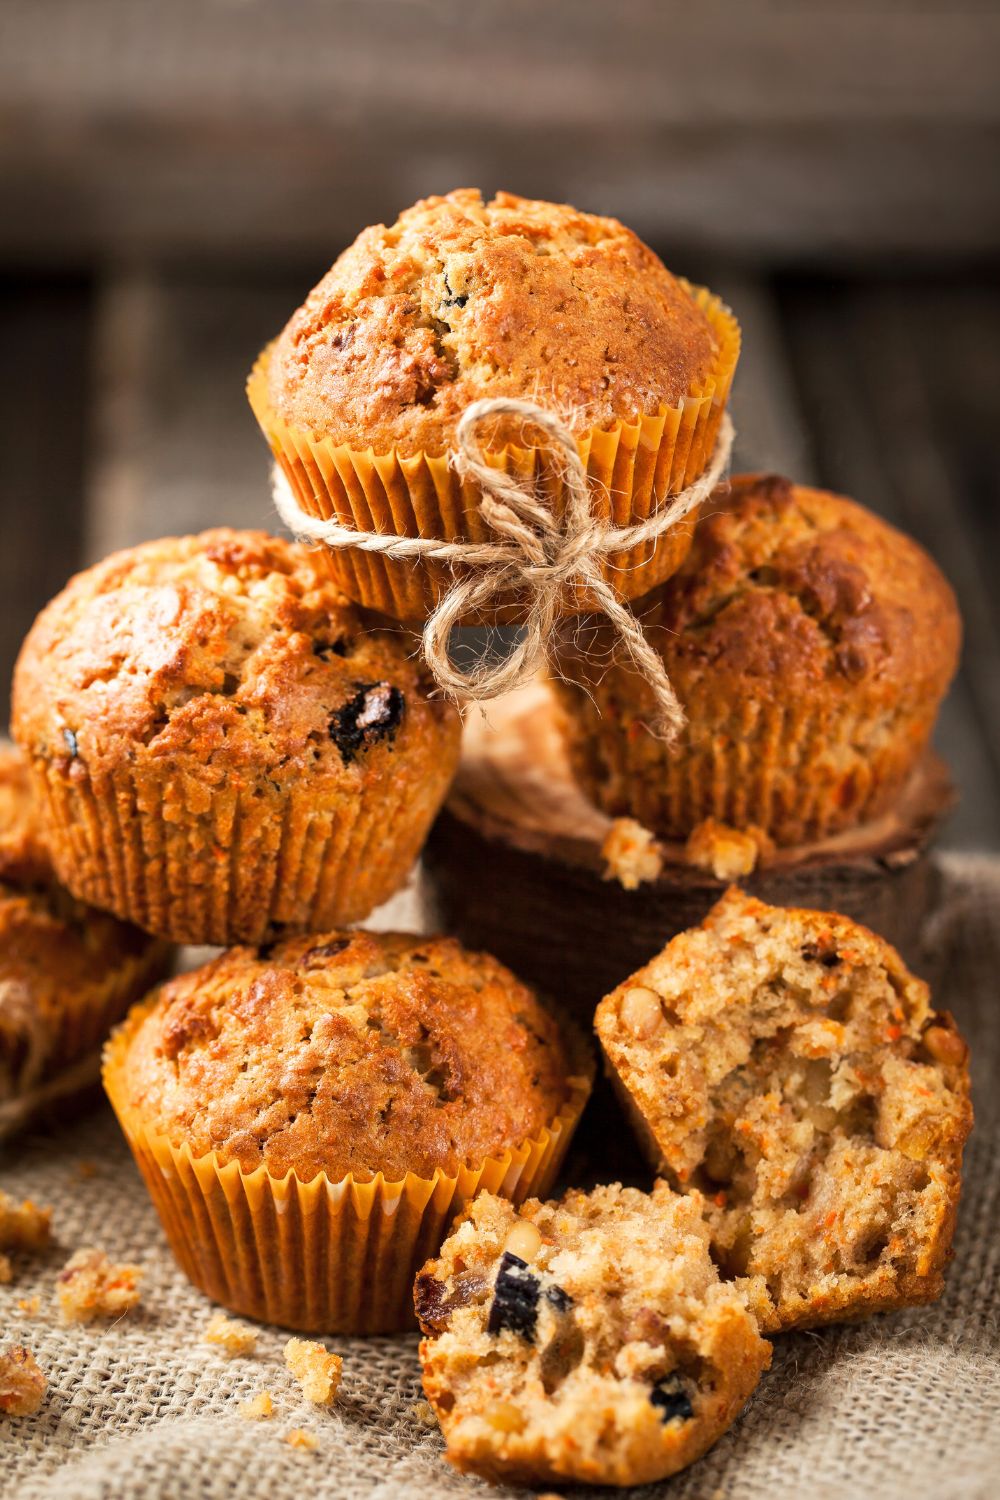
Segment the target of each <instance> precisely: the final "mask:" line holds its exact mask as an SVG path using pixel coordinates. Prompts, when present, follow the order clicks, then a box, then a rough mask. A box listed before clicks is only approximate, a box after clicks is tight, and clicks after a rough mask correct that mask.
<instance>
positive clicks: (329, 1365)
mask: <svg viewBox="0 0 1000 1500" xmlns="http://www.w3.org/2000/svg"><path fill="white" fill-rule="evenodd" d="M285 1364H286V1365H287V1366H288V1368H289V1370H291V1372H292V1374H293V1375H294V1376H295V1379H296V1380H297V1381H298V1382H299V1385H300V1386H301V1387H302V1394H303V1395H304V1396H305V1398H306V1400H307V1401H312V1402H313V1403H314V1405H316V1406H331V1405H332V1404H333V1402H334V1401H335V1400H336V1396H337V1391H338V1390H339V1389H340V1376H341V1371H342V1369H343V1365H344V1361H343V1360H342V1359H341V1357H340V1355H339V1354H331V1353H330V1352H329V1351H328V1350H327V1349H324V1347H323V1345H322V1344H318V1343H314V1342H313V1341H311V1340H309V1339H289V1340H288V1343H287V1344H286V1345H285Z"/></svg>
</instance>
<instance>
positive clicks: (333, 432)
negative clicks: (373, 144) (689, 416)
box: [269, 189, 717, 454]
mask: <svg viewBox="0 0 1000 1500" xmlns="http://www.w3.org/2000/svg"><path fill="white" fill-rule="evenodd" d="M716 353H717V348H716V340H715V337H714V335H713V331H712V326H711V324H710V322H709V320H708V319H707V318H706V316H705V314H704V313H703V312H702V310H701V309H700V308H699V307H698V306H697V305H696V303H695V301H694V299H693V298H692V296H691V294H690V292H689V290H688V289H687V288H686V287H685V286H684V284H683V283H682V282H680V281H678V280H677V278H676V277H674V276H672V275H671V274H670V272H669V271H668V270H667V269H666V267H665V266H664V265H663V263H662V262H661V261H660V260H659V258H658V257H657V256H656V255H654V254H653V252H652V251H651V250H650V249H648V247H647V246H646V245H644V244H643V243H642V241H641V240H639V239H638V238H637V237H636V235H634V234H633V233H632V231H631V230H629V229H626V228H625V226H624V225H622V224H619V223H618V222H617V220H615V219H607V218H600V217H598V216H597V215H594V214H586V213H581V212H579V211H578V210H577V209H575V208H571V207H569V206H568V205H566V204H558V203H545V202H538V201H534V200H531V199H528V198H518V197H515V196H514V195H513V194H511V193H498V194H497V196H496V197H495V198H494V199H492V200H491V201H489V202H484V201H483V199H482V197H481V196H480V194H479V193H478V192H476V191H474V190H472V189H463V190H459V191H457V192H453V193H449V194H448V195H447V196H446V197H436V198H426V199H424V200H422V201H421V202H419V203H417V204H415V205H414V206H413V207H412V208H409V209H407V210H406V211H405V212H404V213H402V214H401V215H400V216H399V218H398V219H397V221H396V223H395V224H392V225H389V226H386V225H384V224H376V225H373V226H372V227H370V228H368V229H365V230H363V231H362V233H361V234H360V235H359V236H358V238H357V239H356V240H355V242H354V244H353V245H351V246H350V248H349V249H347V250H345V251H344V253H343V254H342V255H341V256H340V257H339V259H338V260H337V261H336V262H335V264H334V265H333V266H332V268H331V269H330V271H329V272H328V273H327V275H326V276H324V278H323V280H322V281H321V282H320V283H319V285H318V286H316V287H315V288H314V290H313V291H312V292H311V293H310V294H309V296H308V297H307V299H306V301H305V303H304V304H303V306H302V307H300V308H299V309H298V311H297V312H296V313H295V314H294V315H293V316H292V318H291V319H290V321H289V323H288V324H287V326H286V328H285V329H284V331H283V332H282V333H281V335H280V336H279V338H278V339H277V341H276V342H275V344H274V346H273V349H272V353H271V360H270V368H269V392H270V400H271V402H272V404H273V406H274V408H275V410H276V411H277V412H278V413H279V415H280V416H281V417H283V418H284V419H285V420H286V421H288V422H291V423H294V424H296V425H297V426H299V427H301V428H305V429H308V430H309V431H311V432H313V433H316V434H320V435H323V436H328V437H330V438H331V439H332V440H333V441H334V442H335V443H346V444H348V445H351V446H354V447H360V448H362V449H366V448H369V447H371V448H374V449H375V451H376V452H379V453H384V452H388V451H389V450H392V449H395V450H396V451H398V452H400V453H404V454H413V453H416V452H419V451H423V452H427V453H432V454H434V453H442V452H444V451H445V450H446V448H448V447H450V446H452V445H453V439H454V431H455V427H456V425H457V422H458V419H459V417H460V416H461V413H462V411H463V409H464V408H465V406H466V405H467V404H468V403H469V402H470V401H474V400H478V399H479V398H480V397H483V396H511V397H515V398H528V399H530V400H535V401H540V402H542V403H544V404H545V405H547V406H550V407H554V408H555V409H556V410H557V411H559V412H560V413H561V414H562V415H563V416H564V418H565V419H566V420H568V421H569V422H570V424H571V426H572V429H573V431H574V432H581V431H583V430H585V429H586V428H588V427H606V426H609V425H611V424H612V423H614V422H616V421H619V420H625V421H630V422H632V421H635V420H636V419H637V418H638V417H639V416H642V415H644V414H647V415H653V414H655V413H657V412H658V411H660V410H661V408H663V407H665V406H676V405H677V404H678V403H679V402H680V401H682V400H683V398H684V397H685V396H686V395H688V394H690V393H691V392H692V389H693V388H695V387H698V386H699V385H700V384H701V383H703V382H705V381H706V380H707V379H708V378H709V376H710V375H711V373H712V370H713V363H714V360H715V356H716ZM519 436H520V434H519V433H517V432H516V431H514V432H509V431H507V430H503V431H502V432H500V433H498V434H497V435H496V436H495V437H494V439H493V442H494V443H495V442H496V441H497V438H499V439H500V440H501V441H506V440H510V439H513V440H516V439H517V438H518V437H519Z"/></svg>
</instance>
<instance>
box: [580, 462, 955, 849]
mask: <svg viewBox="0 0 1000 1500" xmlns="http://www.w3.org/2000/svg"><path fill="white" fill-rule="evenodd" d="M708 510H709V514H707V515H706V516H705V518H704V519H703V520H702V521H701V522H700V523H699V525H698V527H697V531H696V534H695V540H694V545H693V547H692V549H691V552H690V554H689V556H688V558H687V560H686V561H685V563H684V565H683V567H682V568H681V569H680V570H679V571H678V572H677V574H676V575H675V576H674V577H673V578H671V579H670V580H669V582H668V583H667V584H666V585H665V586H664V588H663V590H662V592H660V593H659V594H657V595H655V596H654V597H653V598H652V599H651V600H650V601H649V606H648V608H647V609H645V610H644V612H643V623H644V627H645V629H646V634H647V637H648V639H649V640H650V642H651V643H652V644H653V645H654V646H655V648H656V650H657V651H658V652H659V653H660V655H661V656H662V659H663V664H664V666H665V667H666V669H667V672H668V674H669V676H670V680H671V682H672V683H673V685H674V687H675V689H676V691H677V694H678V697H679V698H680V700H681V703H682V704H683V706H684V709H685V712H686V714H687V719H688V723H687V728H686V730H685V732H684V734H683V736H682V738H681V742H680V745H679V747H677V748H675V749H668V748H667V747H666V746H665V745H664V744H663V743H662V741H660V740H657V739H654V737H653V736H652V735H651V734H650V733H649V732H648V730H647V728H646V725H647V724H648V723H649V722H650V720H651V719H652V717H653V706H652V701H651V699H650V695H649V689H648V687H647V685H646V683H645V681H644V680H643V679H641V678H639V677H638V676H636V674H635V673H634V672H632V671H631V670H630V669H629V668H628V667H627V666H626V665H624V664H622V665H618V664H617V663H616V662H613V661H612V660H611V652H612V650H613V645H614V643H613V640H612V638H611V636H610V634H609V633H608V630H607V628H606V627H605V626H604V625H602V624H600V623H597V622H595V623H594V624H593V625H590V626H587V627H585V628H581V629H579V630H577V632H576V636H575V640H574V643H573V645H572V647H569V648H567V649H566V650H565V652H564V653H563V654H562V656H561V658H560V667H561V668H562V670H563V672H564V674H565V677H566V678H567V679H568V680H567V681H565V682H560V683H558V684H557V685H556V691H557V693H558V695H559V698H560V700H561V703H562V706H563V708H564V710H565V715H564V724H565V730H566V735H567V739H568V744H569V749H570V754H571V759H572V762H573V767H574V771H575V774H576V776H577V779H578V780H579V782H580V785H581V786H582V787H583V789H584V790H585V791H586V793H587V794H588V796H590V797H591V798H592V799H593V801H594V802H596V803H597V804H598V806H600V807H601V808H603V809H604V811H605V812H608V813H610V814H612V815H613V816H618V815H630V816H632V817H635V818H638V819H639V821H640V822H641V823H643V824H645V825H646V826H647V827H649V828H651V829H653V830H655V831H656V832H657V833H659V834H661V835H663V836H665V837H667V838H672V839H680V840H683V839H686V838H687V837H688V835H689V834H690V833H691V831H692V830H693V829H694V828H695V827H696V826H697V825H698V824H699V823H700V822H701V821H702V820H703V819H705V818H709V817H711V818H717V819H719V820H720V821H722V822H724V823H726V824H730V825H732V826H733V827H736V828H747V827H749V826H751V825H755V826H756V827H757V828H759V829H761V830H763V832H764V834H766V835H767V836H769V837H770V838H771V839H773V840H774V841H775V842H776V843H778V844H782V845H797V844H802V843H805V842H807V841H811V840H815V839H820V838H823V837H824V836H826V835H828V834H833V833H837V832H839V831H840V830H842V829H845V828H848V827H850V826H852V825H854V824H857V823H859V822H862V821H864V820H867V819H870V818H874V817H876V816H878V815H879V814H880V813H881V812H883V811H884V810H886V808H887V807H888V806H889V805H890V804H891V803H892V801H893V799H894V798H895V797H896V796H897V795H898V793H899V792H900V790H901V789H902V787H903V786H904V784H905V783H906V781H907V779H908V778H909V776H910V775H911V773H912V772H913V770H914V768H915V766H916V765H917V763H918V761H919V760H920V758H921V756H922V754H923V752H924V749H925V746H926V745H927V741H928V739H929V737H930V734H931V731H932V729H933V727H934V721H935V718H936V715H937V711H938V708H939V706H940V704H941V700H942V698H943V697H944V694H945V692H946V691H947V688H948V684H949V682H950V681H951V678H952V676H953V675H954V672H955V668H956V666H957V662H958V653H959V644H960V636H961V622H960V618H959V614H958V608H957V606H956V603H955V598H954V595H953V594H952V591H951V589H950V587H949V586H948V583H947V581H946V580H945V579H944V577H943V576H942V575H941V573H940V572H939V570H938V569H937V567H936V566H935V564H934V563H933V561H932V560H931V559H930V558H929V557H928V556H927V554H926V553H925V552H924V551H922V549H921V548H920V547H918V546H917V544H916V543H915V542H913V541H911V540H910V538H909V537H906V536H904V535H902V533H900V532H898V531H896V530H895V529H894V528H893V527H891V526H889V525H887V524H886V522H884V521H882V520H880V519H879V518H878V517H877V516H874V515H872V514H871V513H870V512H869V511H867V510H865V509H864V508H863V507H862V506H860V505H856V504H855V503H854V502H853V501H851V500H846V499H844V498H842V497H841V496H839V495H831V494H827V493H826V492H825V491H822V490H813V489H806V488H805V487H804V486H802V485H794V484H792V483H791V482H790V481H789V480H787V479H780V478H775V477H773V476H761V475H744V476H742V477H740V478H737V479H734V480H733V482H732V485H731V487H730V489H729V490H728V491H727V490H720V491H719V492H718V498H717V500H716V501H714V502H711V503H710V505H709V507H708Z"/></svg>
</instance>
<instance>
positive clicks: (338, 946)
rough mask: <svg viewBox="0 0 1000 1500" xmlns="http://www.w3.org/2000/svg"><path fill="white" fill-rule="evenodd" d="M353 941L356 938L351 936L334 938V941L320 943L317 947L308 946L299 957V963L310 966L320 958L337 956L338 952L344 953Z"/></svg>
mask: <svg viewBox="0 0 1000 1500" xmlns="http://www.w3.org/2000/svg"><path fill="white" fill-rule="evenodd" d="M353 941H354V939H353V938H349V937H342V938H334V940H333V942H332V943H320V944H319V946H318V947H317V948H308V949H307V950H306V951H305V953H303V955H302V957H301V958H300V959H299V964H300V965H304V966H306V967H308V966H309V965H310V964H312V963H313V962H314V961H315V960H316V959H319V958H336V956H337V954H338V953H343V951H344V949H345V948H349V947H350V946H351V943H352V942H353Z"/></svg>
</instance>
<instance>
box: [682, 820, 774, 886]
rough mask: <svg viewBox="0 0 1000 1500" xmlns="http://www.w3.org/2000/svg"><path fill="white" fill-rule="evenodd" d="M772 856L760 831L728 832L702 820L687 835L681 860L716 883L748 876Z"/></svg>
mask: <svg viewBox="0 0 1000 1500" xmlns="http://www.w3.org/2000/svg"><path fill="white" fill-rule="evenodd" d="M773 852H774V844H773V842H772V840H771V839H770V838H768V836H767V834H766V833H765V832H764V830H763V828H758V827H756V825H755V824H751V825H750V826H749V827H748V828H732V827H730V825H729V824H728V823H720V822H718V821H717V820H716V819H715V818H703V819H702V821H701V822H700V823H698V824H697V825H696V826H695V827H694V828H692V830H691V832H690V834H689V835H688V840H687V843H686V844H685V846H684V859H685V861H686V863H687V864H689V865H694V867H695V869H697V870H705V871H707V872H708V874H709V875H714V876H715V878H716V880H725V881H730V880H739V879H741V877H743V876H744V875H752V874H753V871H754V870H755V869H756V867H757V864H758V861H759V860H761V859H762V858H766V857H767V856H768V855H769V854H771V853H773Z"/></svg>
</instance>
